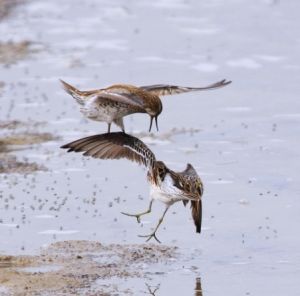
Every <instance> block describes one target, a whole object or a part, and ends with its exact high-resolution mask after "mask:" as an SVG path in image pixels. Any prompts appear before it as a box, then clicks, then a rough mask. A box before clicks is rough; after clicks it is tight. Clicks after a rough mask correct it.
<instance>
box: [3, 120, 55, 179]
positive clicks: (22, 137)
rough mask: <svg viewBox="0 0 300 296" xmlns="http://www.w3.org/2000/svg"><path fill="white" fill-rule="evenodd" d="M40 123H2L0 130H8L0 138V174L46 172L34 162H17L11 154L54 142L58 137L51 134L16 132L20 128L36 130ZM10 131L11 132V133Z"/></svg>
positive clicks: (24, 160)
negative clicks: (32, 146)
mask: <svg viewBox="0 0 300 296" xmlns="http://www.w3.org/2000/svg"><path fill="white" fill-rule="evenodd" d="M38 125H40V123H26V122H21V121H18V120H13V121H2V122H0V128H1V129H2V130H9V132H8V133H6V132H5V133H4V134H3V135H2V136H1V137H0V174H4V173H5V174H11V173H20V174H28V173H33V172H36V171H46V170H47V168H46V167H45V166H43V165H41V164H37V163H35V162H29V161H28V160H27V159H26V158H25V159H22V160H18V159H17V157H16V156H15V155H13V154H12V152H14V151H16V150H20V149H27V148H28V146H29V147H30V146H31V145H36V144H41V143H44V142H48V141H56V140H58V139H59V137H56V136H54V135H52V134H51V133H38V132H29V131H25V132H17V133H16V130H18V129H19V128H21V127H27V128H28V127H31V126H32V127H33V128H36V127H37V126H38ZM11 130H12V132H11Z"/></svg>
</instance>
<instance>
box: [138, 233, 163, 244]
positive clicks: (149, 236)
mask: <svg viewBox="0 0 300 296" xmlns="http://www.w3.org/2000/svg"><path fill="white" fill-rule="evenodd" d="M138 237H146V238H147V239H146V242H148V241H149V240H150V239H151V238H154V239H155V240H156V241H157V242H158V243H160V244H161V241H160V240H159V239H158V238H157V236H156V231H153V232H152V233H150V234H148V235H139V236H138Z"/></svg>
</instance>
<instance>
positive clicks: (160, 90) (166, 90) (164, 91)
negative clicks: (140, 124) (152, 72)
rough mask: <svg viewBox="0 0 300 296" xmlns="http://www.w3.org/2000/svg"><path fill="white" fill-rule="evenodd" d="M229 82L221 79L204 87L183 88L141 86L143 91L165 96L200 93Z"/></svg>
mask: <svg viewBox="0 0 300 296" xmlns="http://www.w3.org/2000/svg"><path fill="white" fill-rule="evenodd" d="M230 83H231V81H226V79H223V80H221V81H218V82H216V83H213V84H210V85H207V86H204V87H185V86H177V85H168V84H155V85H148V86H141V87H140V88H142V89H143V90H146V91H148V92H151V93H153V94H156V95H158V96H166V95H175V94H181V93H185V92H190V91H201V90H211V89H216V88H220V87H223V86H226V85H228V84H230Z"/></svg>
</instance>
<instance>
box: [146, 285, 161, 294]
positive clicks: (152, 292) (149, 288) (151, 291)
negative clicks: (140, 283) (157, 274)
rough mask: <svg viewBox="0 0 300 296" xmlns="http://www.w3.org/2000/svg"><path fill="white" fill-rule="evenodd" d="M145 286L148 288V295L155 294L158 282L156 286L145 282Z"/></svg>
mask: <svg viewBox="0 0 300 296" xmlns="http://www.w3.org/2000/svg"><path fill="white" fill-rule="evenodd" d="M146 287H147V289H148V293H149V295H152V296H156V294H155V293H156V291H158V290H159V288H160V284H158V285H157V286H156V287H154V288H152V287H151V286H150V285H148V284H146Z"/></svg>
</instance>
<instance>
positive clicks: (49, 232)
mask: <svg viewBox="0 0 300 296" xmlns="http://www.w3.org/2000/svg"><path fill="white" fill-rule="evenodd" d="M78 232H79V230H56V229H48V230H44V231H40V232H38V234H50V235H53V234H56V235H57V234H58V235H62V234H63V235H65V234H75V233H78Z"/></svg>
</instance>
